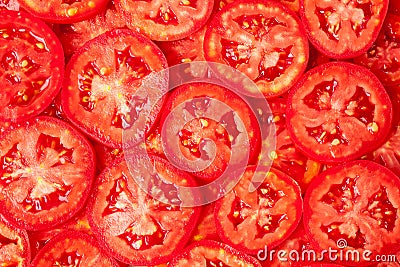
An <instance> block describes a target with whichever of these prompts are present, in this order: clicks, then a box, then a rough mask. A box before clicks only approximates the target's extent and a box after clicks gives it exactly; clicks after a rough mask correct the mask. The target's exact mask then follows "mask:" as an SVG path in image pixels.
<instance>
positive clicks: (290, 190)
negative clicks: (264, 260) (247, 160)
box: [215, 166, 302, 254]
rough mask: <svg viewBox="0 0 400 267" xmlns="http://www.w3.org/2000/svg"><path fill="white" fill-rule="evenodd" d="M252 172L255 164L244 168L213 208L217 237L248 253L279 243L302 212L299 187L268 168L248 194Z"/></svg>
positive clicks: (286, 235)
mask: <svg viewBox="0 0 400 267" xmlns="http://www.w3.org/2000/svg"><path fill="white" fill-rule="evenodd" d="M254 173H255V167H254V166H250V167H248V168H247V169H246V172H245V173H244V175H243V177H242V178H241V180H240V181H239V183H238V184H237V185H236V186H235V187H234V189H233V190H232V191H231V192H230V193H228V194H227V195H225V196H224V197H223V198H222V199H221V200H219V201H218V202H217V203H216V208H215V222H216V225H217V231H218V234H219V235H220V238H221V240H222V241H224V242H226V243H227V244H230V245H231V246H233V247H234V248H237V249H240V250H242V251H245V252H246V253H249V254H257V252H258V251H259V250H260V249H263V248H264V246H265V245H267V246H268V248H273V247H275V246H277V245H279V243H281V242H283V241H284V239H285V238H287V237H288V236H289V235H290V234H291V233H292V232H293V231H294V229H295V228H296V226H297V224H298V223H299V220H300V217H301V212H302V199H301V195H300V188H299V186H298V185H297V183H296V182H295V181H293V180H292V179H291V178H290V177H289V176H287V175H285V174H284V173H282V172H280V171H278V170H275V169H271V170H270V172H269V173H268V174H267V177H266V179H265V181H264V182H263V183H262V184H261V185H260V186H259V187H258V188H257V190H256V191H255V192H253V193H249V192H248V188H249V185H250V184H251V181H250V179H251V178H252V177H253V175H254ZM283 207H284V208H283Z"/></svg>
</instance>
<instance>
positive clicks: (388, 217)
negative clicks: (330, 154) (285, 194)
mask: <svg viewBox="0 0 400 267" xmlns="http://www.w3.org/2000/svg"><path fill="white" fill-rule="evenodd" d="M370 177H379V178H378V179H377V180H375V181H372V180H371V179H370ZM399 192H400V180H399V179H398V177H397V176H396V175H395V174H393V173H392V172H390V171H389V170H388V169H386V168H384V167H382V166H380V165H378V164H376V163H373V162H370V161H353V162H347V163H345V164H343V165H341V166H337V167H333V168H331V169H328V170H327V171H325V172H323V173H321V174H320V176H318V177H317V178H316V179H315V180H314V181H313V182H312V183H311V185H310V187H309V189H308V191H307V193H306V196H305V200H304V203H305V212H304V224H305V227H306V231H307V234H309V235H310V237H311V238H312V239H313V243H315V244H314V245H316V246H318V247H319V248H321V249H323V248H327V247H328V246H333V245H336V242H338V241H339V240H342V239H343V240H345V241H346V243H347V247H346V248H343V249H344V250H348V249H356V250H358V251H359V252H360V253H361V252H363V251H364V250H366V249H368V250H370V251H371V252H372V253H373V255H375V254H379V253H383V252H384V251H388V250H387V248H388V247H390V246H393V245H394V244H396V243H398V236H399V235H398V234H397V232H399V231H400V227H399V218H400V217H399V213H400V210H399V209H398V208H397V207H398V202H399V199H398V193H399ZM366 229H368V231H366ZM377 240H379V243H376V241H377ZM389 251H390V249H389ZM356 261H357V260H354V261H351V262H350V263H346V264H350V265H354V264H357V262H356ZM359 261H360V262H364V260H363V259H362V258H361V257H360V260H359Z"/></svg>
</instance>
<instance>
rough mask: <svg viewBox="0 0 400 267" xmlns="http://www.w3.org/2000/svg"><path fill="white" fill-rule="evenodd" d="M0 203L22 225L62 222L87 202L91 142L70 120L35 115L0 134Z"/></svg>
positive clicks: (45, 225)
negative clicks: (66, 121)
mask: <svg viewBox="0 0 400 267" xmlns="http://www.w3.org/2000/svg"><path fill="white" fill-rule="evenodd" d="M0 140H1V142H0V162H1V165H0V192H1V193H0V203H1V212H2V213H3V214H4V216H5V217H6V218H7V219H8V220H9V221H11V222H12V223H15V224H16V225H18V226H19V227H21V228H25V229H29V230H41V229H46V228H50V227H52V226H55V225H56V224H59V223H62V222H64V221H66V220H68V219H69V218H71V217H72V216H73V215H75V214H76V213H77V211H78V210H79V209H80V208H81V207H82V206H83V204H84V202H85V200H86V198H87V196H88V193H89V191H90V190H91V185H92V180H93V176H94V154H93V150H92V147H91V145H90V144H89V142H88V141H87V140H86V139H85V138H84V137H83V136H82V135H81V134H80V133H79V132H78V131H76V130H75V129H74V128H72V127H71V126H70V125H68V124H67V123H65V122H63V121H61V120H58V119H54V118H51V117H44V116H43V117H36V118H35V119H32V120H30V121H28V122H26V123H22V124H21V126H18V127H13V128H12V129H10V130H9V131H6V132H5V133H3V134H2V135H1V137H0Z"/></svg>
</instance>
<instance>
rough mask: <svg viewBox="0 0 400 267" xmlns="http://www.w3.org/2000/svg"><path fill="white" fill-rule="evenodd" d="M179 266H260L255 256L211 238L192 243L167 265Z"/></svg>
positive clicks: (171, 266)
mask: <svg viewBox="0 0 400 267" xmlns="http://www.w3.org/2000/svg"><path fill="white" fill-rule="evenodd" d="M180 266H182V267H186V266H199V267H200V266H201V267H203V266H204V267H212V266H218V267H226V266H229V267H241V266H246V267H261V265H260V263H259V262H258V261H257V260H256V259H255V258H253V257H250V256H248V255H246V254H244V253H243V252H240V251H238V250H236V249H234V248H232V247H230V246H228V245H226V244H224V243H220V242H216V241H211V240H203V241H200V242H197V243H194V244H192V245H191V246H189V247H187V248H186V249H185V250H184V251H183V252H182V253H180V255H179V256H177V257H176V258H174V259H173V260H172V261H171V262H170V263H169V264H168V267H180Z"/></svg>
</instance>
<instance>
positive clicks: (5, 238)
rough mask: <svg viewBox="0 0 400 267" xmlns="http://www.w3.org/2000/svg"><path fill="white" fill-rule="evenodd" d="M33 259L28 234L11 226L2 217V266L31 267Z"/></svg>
mask: <svg viewBox="0 0 400 267" xmlns="http://www.w3.org/2000/svg"><path fill="white" fill-rule="evenodd" d="M30 259H31V253H30V247H29V241H28V234H27V232H26V231H25V230H21V229H19V228H17V227H15V226H13V225H11V224H10V223H9V222H8V221H6V219H5V218H4V217H3V216H2V215H0V266H19V267H27V266H29V263H30Z"/></svg>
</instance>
